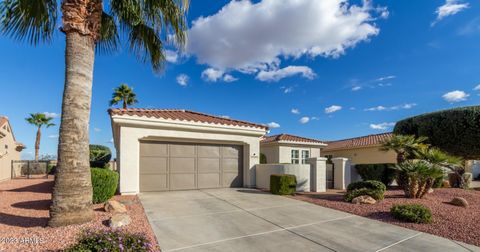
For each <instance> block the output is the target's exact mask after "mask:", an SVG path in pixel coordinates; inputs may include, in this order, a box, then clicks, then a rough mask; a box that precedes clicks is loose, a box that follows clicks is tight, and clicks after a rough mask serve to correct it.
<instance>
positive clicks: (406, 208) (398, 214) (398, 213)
mask: <svg viewBox="0 0 480 252" xmlns="http://www.w3.org/2000/svg"><path fill="white" fill-rule="evenodd" d="M390 213H391V214H392V215H393V217H394V218H396V219H398V220H403V221H408V222H414V223H431V222H432V212H431V211H430V209H429V208H428V207H426V206H424V205H420V204H406V205H393V206H392V208H390Z"/></svg>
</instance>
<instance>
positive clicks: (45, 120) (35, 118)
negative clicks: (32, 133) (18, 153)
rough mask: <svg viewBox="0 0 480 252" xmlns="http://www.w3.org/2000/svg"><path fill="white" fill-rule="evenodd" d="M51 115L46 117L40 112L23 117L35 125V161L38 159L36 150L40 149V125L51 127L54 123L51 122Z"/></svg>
mask: <svg viewBox="0 0 480 252" xmlns="http://www.w3.org/2000/svg"><path fill="white" fill-rule="evenodd" d="M52 119H53V118H52V117H47V116H46V115H45V114H42V113H35V114H30V117H27V118H25V120H26V121H27V122H28V123H30V124H32V125H35V126H36V127H37V136H36V138H35V161H38V152H39V150H40V138H41V137H42V132H41V130H42V127H43V126H45V127H47V128H48V127H52V126H54V125H55V124H54V123H52V122H51V121H52Z"/></svg>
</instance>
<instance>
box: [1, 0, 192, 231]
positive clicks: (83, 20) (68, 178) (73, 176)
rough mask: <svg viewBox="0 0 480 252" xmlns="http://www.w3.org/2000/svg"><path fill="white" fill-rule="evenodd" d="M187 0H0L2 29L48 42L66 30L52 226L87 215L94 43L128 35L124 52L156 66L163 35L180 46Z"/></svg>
mask: <svg viewBox="0 0 480 252" xmlns="http://www.w3.org/2000/svg"><path fill="white" fill-rule="evenodd" d="M59 2H60V3H59ZM188 4H189V1H188V0H163V1H156V0H143V1H130V0H109V1H103V0H62V1H56V0H4V1H1V2H0V33H1V34H2V35H6V36H10V37H12V38H14V39H17V40H20V41H27V42H29V43H30V44H33V45H38V44H40V43H49V42H51V41H52V40H53V39H54V38H55V36H54V33H55V31H57V30H60V31H61V32H62V33H64V34H65V85H64V91H63V100H62V118H61V123H60V132H59V143H58V166H57V168H58V169H57V173H56V176H55V186H54V189H53V194H52V205H51V208H50V221H49V225H50V226H64V225H70V224H79V223H85V222H89V221H91V220H92V219H93V209H92V184H91V177H90V165H89V163H90V162H89V148H88V145H89V143H90V140H89V121H90V110H91V97H92V81H93V65H94V61H95V51H97V52H100V53H110V52H114V51H117V50H118V49H120V48H121V47H122V45H123V44H122V43H121V41H120V40H121V39H126V40H127V41H126V43H124V44H125V45H126V47H128V48H129V49H130V52H132V53H133V54H134V55H136V56H137V58H138V59H139V60H140V61H142V62H150V64H151V65H152V67H153V69H154V70H155V71H157V72H158V71H161V70H162V66H163V63H164V62H165V55H164V53H163V49H164V41H167V42H172V44H174V45H175V46H178V47H179V48H180V49H181V48H182V46H183V45H184V44H185V41H186V32H185V31H186V30H187V21H186V12H187V9H188ZM59 5H60V6H59ZM106 7H107V8H106ZM60 12H61V14H62V15H61V19H60V18H59V15H58V14H59V13H60ZM59 20H61V22H62V24H61V26H60V29H59V25H58V24H57V22H58V21H59Z"/></svg>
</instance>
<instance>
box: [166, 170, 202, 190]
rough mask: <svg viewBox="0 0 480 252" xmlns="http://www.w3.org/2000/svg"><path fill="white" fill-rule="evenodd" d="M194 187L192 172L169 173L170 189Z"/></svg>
mask: <svg viewBox="0 0 480 252" xmlns="http://www.w3.org/2000/svg"><path fill="white" fill-rule="evenodd" d="M195 188H196V187H195V174H194V173H178V174H177V173H174V174H170V190H188V189H195Z"/></svg>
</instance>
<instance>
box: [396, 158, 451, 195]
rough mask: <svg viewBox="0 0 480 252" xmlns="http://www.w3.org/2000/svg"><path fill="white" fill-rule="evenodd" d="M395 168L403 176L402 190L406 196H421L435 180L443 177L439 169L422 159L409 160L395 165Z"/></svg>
mask: <svg viewBox="0 0 480 252" xmlns="http://www.w3.org/2000/svg"><path fill="white" fill-rule="evenodd" d="M395 169H397V170H398V171H399V173H400V174H401V175H402V176H404V177H405V180H404V183H403V191H404V193H405V197H407V198H423V196H425V194H427V192H428V191H429V190H430V188H432V186H433V184H434V182H435V180H436V179H439V178H441V177H443V171H442V170H441V169H439V168H436V167H435V165H432V164H431V163H429V162H427V161H424V160H421V161H412V160H409V161H406V162H403V163H401V164H399V165H397V166H396V167H395Z"/></svg>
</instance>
